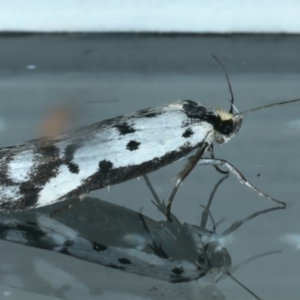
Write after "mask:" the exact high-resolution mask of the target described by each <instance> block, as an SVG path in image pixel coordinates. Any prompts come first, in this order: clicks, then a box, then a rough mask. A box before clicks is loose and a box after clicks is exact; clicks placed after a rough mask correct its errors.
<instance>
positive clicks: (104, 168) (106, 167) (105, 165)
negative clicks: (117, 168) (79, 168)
mask: <svg viewBox="0 0 300 300" xmlns="http://www.w3.org/2000/svg"><path fill="white" fill-rule="evenodd" d="M112 167H113V164H112V162H110V161H108V160H105V159H104V160H101V161H100V162H99V171H100V172H101V173H108V172H109V171H110V170H111V169H112Z"/></svg>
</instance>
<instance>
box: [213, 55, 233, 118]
mask: <svg viewBox="0 0 300 300" xmlns="http://www.w3.org/2000/svg"><path fill="white" fill-rule="evenodd" d="M211 56H212V57H213V58H214V59H215V60H216V61H217V62H218V63H219V64H220V66H221V67H222V69H223V71H224V73H225V76H226V80H227V84H228V88H229V92H230V96H231V100H229V101H230V103H231V106H230V110H229V112H230V113H231V114H232V113H233V107H234V106H233V103H234V96H233V91H232V87H231V84H230V81H229V76H228V74H227V72H226V69H225V67H224V66H223V64H222V63H221V61H220V60H219V59H218V58H216V57H215V56H214V55H213V54H212V55H211Z"/></svg>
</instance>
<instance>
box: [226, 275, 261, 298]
mask: <svg viewBox="0 0 300 300" xmlns="http://www.w3.org/2000/svg"><path fill="white" fill-rule="evenodd" d="M225 274H226V275H228V276H229V277H230V278H232V279H233V280H234V281H235V282H236V283H237V284H238V285H240V286H241V287H242V288H244V289H245V290H246V291H247V292H248V293H250V294H251V295H252V296H253V297H254V298H255V299H257V300H261V298H259V297H258V296H257V295H255V294H254V293H253V292H252V291H251V290H250V289H248V288H247V287H246V286H245V285H244V284H243V283H241V282H240V281H239V280H237V279H236V278H235V277H234V276H233V275H232V274H230V273H229V272H228V271H227V272H226V273H225Z"/></svg>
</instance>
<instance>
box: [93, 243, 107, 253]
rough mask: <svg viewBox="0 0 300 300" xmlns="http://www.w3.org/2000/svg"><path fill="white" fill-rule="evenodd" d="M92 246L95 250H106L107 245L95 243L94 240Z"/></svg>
mask: <svg viewBox="0 0 300 300" xmlns="http://www.w3.org/2000/svg"><path fill="white" fill-rule="evenodd" d="M92 246H93V250H96V251H97V252H100V251H105V250H107V246H105V245H102V244H99V243H96V242H93V243H92Z"/></svg>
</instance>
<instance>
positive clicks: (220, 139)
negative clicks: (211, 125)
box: [215, 136, 225, 144]
mask: <svg viewBox="0 0 300 300" xmlns="http://www.w3.org/2000/svg"><path fill="white" fill-rule="evenodd" d="M215 141H216V142H217V143H218V144H223V143H224V142H225V140H224V138H223V137H222V136H216V138H215Z"/></svg>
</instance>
